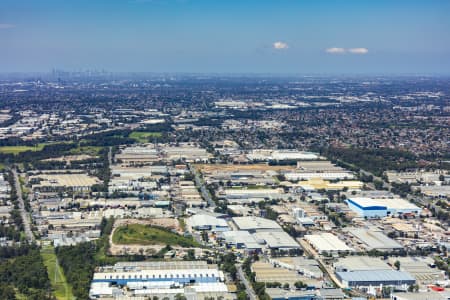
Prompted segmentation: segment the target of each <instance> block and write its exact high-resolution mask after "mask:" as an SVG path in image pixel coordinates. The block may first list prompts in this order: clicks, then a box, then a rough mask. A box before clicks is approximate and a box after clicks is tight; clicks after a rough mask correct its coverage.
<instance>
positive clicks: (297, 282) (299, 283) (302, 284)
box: [294, 281, 307, 290]
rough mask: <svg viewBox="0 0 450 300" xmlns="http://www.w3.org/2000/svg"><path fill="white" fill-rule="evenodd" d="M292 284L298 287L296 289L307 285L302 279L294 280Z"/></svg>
mask: <svg viewBox="0 0 450 300" xmlns="http://www.w3.org/2000/svg"><path fill="white" fill-rule="evenodd" d="M294 286H295V288H296V289H298V290H299V289H302V288H306V287H307V285H306V284H304V283H303V282H302V281H296V282H295V283H294Z"/></svg>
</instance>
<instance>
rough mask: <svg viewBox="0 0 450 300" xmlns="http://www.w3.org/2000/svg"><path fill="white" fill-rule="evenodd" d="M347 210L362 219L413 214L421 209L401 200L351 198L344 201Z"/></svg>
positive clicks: (417, 213)
mask: <svg viewBox="0 0 450 300" xmlns="http://www.w3.org/2000/svg"><path fill="white" fill-rule="evenodd" d="M346 203H347V204H348V206H349V208H350V209H351V210H353V211H354V212H356V213H357V214H358V215H359V216H360V217H362V218H368V219H371V218H384V217H387V216H395V215H404V214H414V215H419V214H420V212H421V209H420V208H419V207H417V206H416V205H414V204H412V203H410V202H408V201H406V200H404V199H401V198H393V199H390V198H365V197H352V198H349V199H347V200H346Z"/></svg>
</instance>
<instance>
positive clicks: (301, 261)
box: [269, 256, 323, 279]
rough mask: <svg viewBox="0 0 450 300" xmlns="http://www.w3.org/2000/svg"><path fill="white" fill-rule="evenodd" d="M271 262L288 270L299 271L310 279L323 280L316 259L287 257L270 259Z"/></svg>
mask: <svg viewBox="0 0 450 300" xmlns="http://www.w3.org/2000/svg"><path fill="white" fill-rule="evenodd" d="M269 262H271V263H273V264H274V265H277V266H280V267H282V268H285V269H288V270H294V271H297V272H298V273H299V274H301V275H303V276H306V277H308V278H317V279H321V278H323V272H322V270H321V269H320V267H319V263H318V262H317V261H316V260H315V259H311V258H306V257H303V256H285V257H275V258H270V259H269Z"/></svg>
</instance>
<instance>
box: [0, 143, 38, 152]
mask: <svg viewBox="0 0 450 300" xmlns="http://www.w3.org/2000/svg"><path fill="white" fill-rule="evenodd" d="M45 145H46V144H45V143H41V144H37V145H36V146H2V147H0V152H1V153H6V154H19V153H21V152H25V151H41V150H42V149H44V146H45Z"/></svg>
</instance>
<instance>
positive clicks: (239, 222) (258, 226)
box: [233, 216, 282, 233]
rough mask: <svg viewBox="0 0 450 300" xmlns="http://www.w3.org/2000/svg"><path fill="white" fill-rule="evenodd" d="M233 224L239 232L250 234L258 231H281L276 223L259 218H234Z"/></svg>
mask: <svg viewBox="0 0 450 300" xmlns="http://www.w3.org/2000/svg"><path fill="white" fill-rule="evenodd" d="M233 222H234V224H236V226H237V227H238V228H239V230H247V231H249V232H250V233H254V232H258V231H270V230H272V231H282V229H281V226H280V225H278V223H277V222H275V221H272V220H269V219H264V218H260V217H254V216H251V217H234V218H233Z"/></svg>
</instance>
